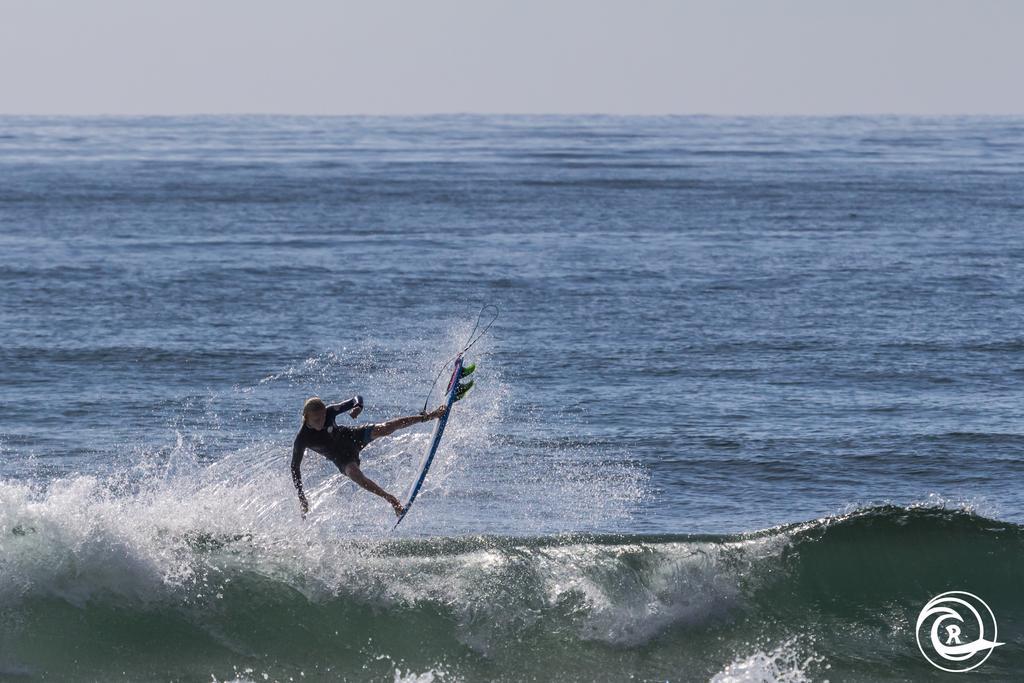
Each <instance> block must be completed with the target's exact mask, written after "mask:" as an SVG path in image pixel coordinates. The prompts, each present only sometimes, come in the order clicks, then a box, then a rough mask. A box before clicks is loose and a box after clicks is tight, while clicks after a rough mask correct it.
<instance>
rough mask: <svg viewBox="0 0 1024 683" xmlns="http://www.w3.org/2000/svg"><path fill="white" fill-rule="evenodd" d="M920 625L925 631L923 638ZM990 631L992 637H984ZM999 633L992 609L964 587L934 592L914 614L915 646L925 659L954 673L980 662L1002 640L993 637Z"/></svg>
mask: <svg viewBox="0 0 1024 683" xmlns="http://www.w3.org/2000/svg"><path fill="white" fill-rule="evenodd" d="M922 627H924V630H926V631H927V633H928V638H926V639H924V641H925V642H922V638H921V632H922ZM989 633H991V634H992V638H991V640H989V639H988V638H987V637H986V635H987V634H989ZM998 635H999V634H998V627H997V626H996V617H995V615H994V614H992V610H991V609H989V606H988V605H987V604H985V601H984V600H982V599H981V598H979V597H978V596H977V595H974V594H973V593H967V592H966V591H949V592H947V593H942V594H941V595H936V596H935V597H934V598H932V599H931V600H929V601H928V604H926V605H925V606H924V607H923V608H922V609H921V613H920V614H918V615H917V647H918V648H919V649H920V650H921V654H922V655H924V658H925V659H927V660H928V661H929V662H930V663H931V664H932V665H933V666H935V667H937V668H939V669H942V670H943V671H951V672H954V673H956V672H960V671H970V670H971V669H974V668H976V667H979V666H981V664H982V662H984V661H985V660H986V659H988V657H989V655H991V654H992V650H994V649H995V648H997V647H999V646H1000V645H1003V644H1004V643H1000V642H997V641H996V638H998ZM926 645H927V646H928V647H927V648H926V647H925V646H926ZM929 651H930V652H931V656H929V654H928V653H929ZM932 657H935V659H933V658H932ZM936 660H938V661H936ZM939 662H942V663H941V664H940V663H939ZM943 665H945V666H943Z"/></svg>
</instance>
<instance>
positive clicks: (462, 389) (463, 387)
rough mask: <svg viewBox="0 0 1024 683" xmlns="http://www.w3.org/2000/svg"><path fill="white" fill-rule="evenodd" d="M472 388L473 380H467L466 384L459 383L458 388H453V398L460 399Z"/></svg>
mask: <svg viewBox="0 0 1024 683" xmlns="http://www.w3.org/2000/svg"><path fill="white" fill-rule="evenodd" d="M472 388H473V382H472V381H469V382H467V383H466V384H460V385H459V388H458V389H456V390H455V400H456V401H461V400H462V397H463V396H465V395H466V394H468V393H469V390H470V389H472Z"/></svg>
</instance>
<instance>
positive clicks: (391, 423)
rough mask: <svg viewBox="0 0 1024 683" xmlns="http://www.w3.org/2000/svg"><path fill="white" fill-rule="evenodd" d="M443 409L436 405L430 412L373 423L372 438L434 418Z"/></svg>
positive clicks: (437, 416) (439, 415)
mask: <svg viewBox="0 0 1024 683" xmlns="http://www.w3.org/2000/svg"><path fill="white" fill-rule="evenodd" d="M445 410H446V407H445V406H438V407H437V409H436V410H434V411H433V412H430V413H422V414H420V415H409V416H408V417H398V418H395V419H394V420H388V421H387V422H381V423H380V424H375V425H373V438H374V439H379V438H380V437H382V436H387V435H388V434H392V433H394V432H397V431H398V430H399V429H405V428H406V427H411V426H412V425H415V424H419V423H421V422H427V421H428V420H435V419H437V418H439V417H441V416H442V415H444V411H445Z"/></svg>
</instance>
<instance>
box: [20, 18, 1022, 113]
mask: <svg viewBox="0 0 1024 683" xmlns="http://www.w3.org/2000/svg"><path fill="white" fill-rule="evenodd" d="M236 112H238V113H240V112H271V113H298V114H348V113H353V114H358V113H370V114H375V113H380V114H414V113H431V112H510V113H519V112H537V113H547V112H551V113H563V112H604V113H622V114H633V113H637V114H662V113H679V114H686V113H723V114H832V113H922V114H957V113H1024V1H1018V0H956V1H950V0H849V1H840V0H835V1H830V0H778V1H775V0H706V1H705V2H688V1H684V0H677V1H676V2H664V1H655V0H650V1H647V0H631V1H629V2H623V1H620V0H590V1H588V2H584V1H576V0H540V1H535V0H509V1H506V2H497V1H493V0H463V1H455V0H408V1H406V2H396V1H392V0H366V1H365V2H358V3H357V2H343V1H340V0H334V1H331V0H290V1H288V2H284V1H282V2H266V1H263V0H244V1H243V0H167V1H166V2H163V1H157V0H91V1H85V0H66V1H63V2H59V1H55V0H0V113H9V114H16V113H63V114H91V113H113V114H122V113H154V114H160V113H164V114H176V113H236Z"/></svg>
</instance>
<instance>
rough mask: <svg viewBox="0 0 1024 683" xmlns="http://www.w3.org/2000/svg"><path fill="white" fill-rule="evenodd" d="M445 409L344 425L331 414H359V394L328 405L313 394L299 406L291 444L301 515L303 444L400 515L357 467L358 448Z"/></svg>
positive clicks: (389, 498)
mask: <svg viewBox="0 0 1024 683" xmlns="http://www.w3.org/2000/svg"><path fill="white" fill-rule="evenodd" d="M446 409H447V408H446V406H444V405H442V406H439V407H438V408H437V409H436V410H434V411H432V412H429V413H420V414H419V415H410V416H408V417H399V418H396V419H394V420H388V421H387V422H381V423H380V424H368V425H356V426H354V427H344V426H341V425H337V424H335V423H334V420H335V418H336V417H337V416H338V415H340V414H341V413H348V414H349V416H350V417H351V418H352V419H355V418H357V417H359V413H361V412H362V411H363V397H362V396H354V397H352V398H350V399H348V400H347V401H342V402H341V403H334V404H331V405H326V404H325V403H324V402H323V400H322V399H320V398H319V397H317V396H313V397H312V398H310V399H308V400H307V401H306V403H305V404H304V405H303V406H302V427H301V428H299V433H298V434H296V435H295V444H294V446H293V447H292V482H294V484H295V488H296V489H297V490H298V492H299V505H300V507H301V509H302V516H303V518H305V516H306V513H307V512H309V502H308V501H307V500H306V494H305V493H304V492H303V490H302V471H301V470H300V466H301V465H302V457H303V456H304V455H305V453H306V449H307V448H309V449H312V450H313V451H316V452H317V453H319V454H320V455H322V456H324V457H325V458H327V459H328V460H330V461H331V462H333V463H334V464H335V465H337V466H338V469H339V470H341V472H342V474H344V475H345V476H346V477H348V478H349V479H351V480H352V481H354V482H355V483H357V484H359V485H360V486H361V487H363V488H364V489H366V490H367V491H369V492H370V493H375V494H377V495H378V496H380V497H381V498H383V499H384V500H386V501H387V502H389V503H391V507H393V508H394V509H395V514H396V515H399V516H401V514H402V504H401V503H399V502H398V499H397V498H395V497H394V496H392V495H391V494H390V493H388V492H387V491H385V490H384V489H382V488H381V487H380V486H378V485H377V484H376V483H374V482H373V481H372V480H371V479H369V478H368V477H367V476H366V475H365V474H363V472H362V470H360V469H359V451H361V450H363V448H365V447H366V445H367V444H368V443H370V442H371V441H373V440H374V439H379V438H380V437H382V436H387V435H388V434H391V433H393V432H396V431H398V430H399V429H405V428H406V427H409V426H411V425H414V424H419V423H421V422H427V421H428V420H435V419H437V418H439V417H441V416H442V415H444V412H445V410H446Z"/></svg>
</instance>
